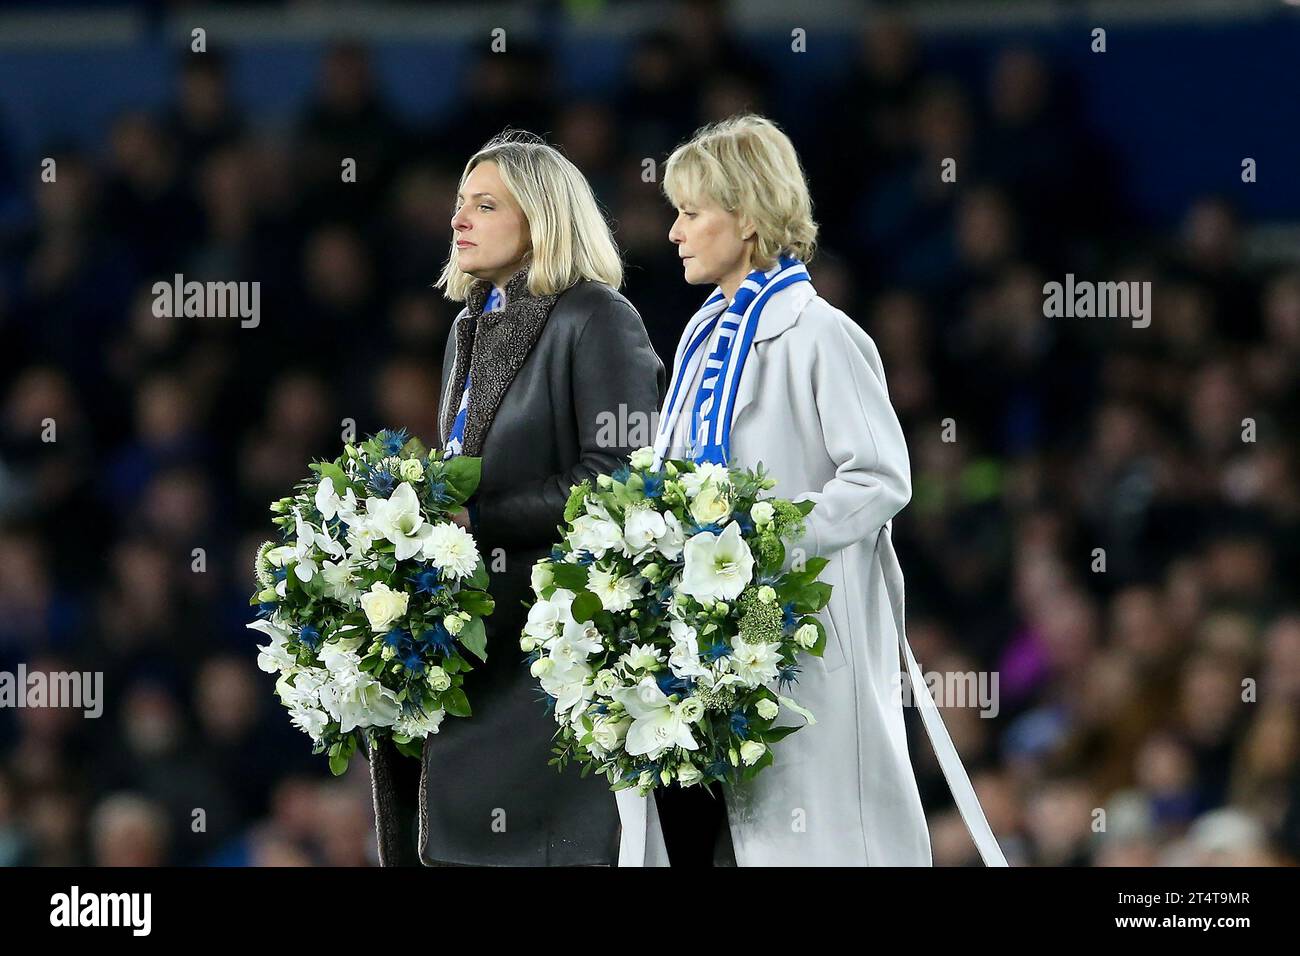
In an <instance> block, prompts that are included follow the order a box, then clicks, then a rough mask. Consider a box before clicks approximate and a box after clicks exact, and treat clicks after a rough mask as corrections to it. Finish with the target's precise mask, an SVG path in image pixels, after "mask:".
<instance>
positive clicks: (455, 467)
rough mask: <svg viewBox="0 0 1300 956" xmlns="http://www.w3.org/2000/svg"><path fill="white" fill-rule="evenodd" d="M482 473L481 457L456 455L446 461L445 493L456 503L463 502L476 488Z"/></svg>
mask: <svg viewBox="0 0 1300 956" xmlns="http://www.w3.org/2000/svg"><path fill="white" fill-rule="evenodd" d="M482 474H483V459H481V458H470V457H467V456H465V455H457V456H456V457H455V458H452V459H450V460H449V461H447V462H446V469H445V472H444V479H445V481H446V482H447V493H448V494H449V495H451V497H452V498H453V499H454V500H455V501H456V503H457V504H464V503H465V502H466V501H468V500H469V499H470V498H471V497H472V496H473V494H474V492H475V491H477V490H478V483H479V479H480V478H481V477H482Z"/></svg>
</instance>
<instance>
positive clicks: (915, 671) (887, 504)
mask: <svg viewBox="0 0 1300 956" xmlns="http://www.w3.org/2000/svg"><path fill="white" fill-rule="evenodd" d="M683 350H684V349H683V347H680V346H679V349H678V355H677V361H678V363H680V362H681V360H682V351H683ZM675 375H676V370H674V376H675ZM673 380H675V378H674V379H673ZM671 391H672V389H671V386H670V388H669V393H670V394H671ZM683 404H684V405H685V407H686V408H688V409H689V408H690V407H691V403H690V402H689V401H687V402H685V403H683ZM666 414H667V408H666V407H665V409H664V415H666ZM673 431H674V423H673V422H669V421H667V420H666V419H665V420H661V422H660V433H659V444H658V445H657V446H656V450H657V451H658V453H659V455H660V456H661V457H678V456H679V455H680V450H679V449H677V448H676V447H675V446H673V447H670V440H671V433H672V432H673ZM759 462H762V463H763V465H764V466H765V468H766V469H767V470H768V472H769V473H770V474H771V476H772V477H773V478H775V479H776V482H777V483H776V487H775V488H774V489H773V491H772V494H774V495H776V496H779V497H782V498H790V499H793V500H796V501H798V500H805V499H806V500H811V501H813V502H815V504H816V507H814V509H813V510H812V513H811V514H810V515H809V517H808V519H807V533H806V536H805V538H804V539H803V540H802V541H799V542H795V543H793V545H790V546H788V547H787V550H788V552H790V554H791V556H793V554H794V553H795V548H802V549H803V551H804V553H805V555H806V556H807V557H814V556H822V557H826V558H829V559H830V563H829V564H828V565H827V567H826V569H825V570H824V571H823V573H822V575H821V580H823V581H825V582H827V583H829V584H830V585H832V587H833V589H834V591H833V594H832V597H831V600H830V603H829V604H828V605H827V607H826V609H825V610H824V611H823V612H822V613H821V615H820V620H821V621H822V623H823V624H824V625H825V628H826V635H827V639H826V649H825V654H824V656H823V658H821V659H817V658H813V657H806V658H805V659H804V666H803V669H802V673H801V674H800V677H799V681H798V683H797V684H795V685H794V687H793V689H792V690H790V691H789V695H790V696H791V697H792V698H793V699H795V700H796V701H798V702H799V703H800V704H802V705H803V706H804V707H806V708H808V709H809V710H811V711H812V712H813V714H814V716H815V718H816V721H817V722H816V723H815V724H814V725H811V726H808V727H804V728H803V729H801V730H799V731H798V732H797V733H794V734H791V735H790V736H789V737H787V738H785V740H783V741H781V742H780V743H779V744H777V745H776V754H775V756H776V760H775V762H774V763H773V765H772V766H770V767H768V768H767V769H765V770H763V771H762V772H760V773H759V774H758V775H757V776H756V777H755V779H754V780H753V781H751V782H749V783H746V784H743V785H740V786H738V787H735V788H728V790H727V794H726V796H727V810H728V818H729V819H728V823H729V826H730V831H731V839H732V844H733V846H734V848H735V853H736V862H737V864H738V865H739V866H804V865H812V866H929V865H931V864H932V859H931V854H930V838H929V831H928V829H927V827H926V821H925V814H924V812H923V810H922V807H921V799H920V795H919V793H918V790H917V785H916V777H915V774H914V772H913V770H912V765H911V762H910V760H909V758H908V750H907V737H906V733H905V730H904V723H903V709H902V701H903V694H902V693H901V692H900V682H901V681H906V682H908V685H909V686H910V690H911V700H912V701H913V702H914V703H915V704H916V706H918V707H920V708H921V716H922V720H923V723H924V726H925V728H926V731H927V733H928V736H929V737H930V741H931V744H932V745H933V746H934V749H935V753H936V755H937V756H938V758H939V762H940V765H941V767H942V769H943V772H944V775H945V777H946V779H947V781H948V784H949V786H950V788H951V789H952V791H953V795H954V798H955V800H956V803H957V806H958V809H959V810H960V812H961V814H962V817H963V819H964V820H965V822H966V825H967V828H968V829H969V830H970V833H971V836H972V838H973V839H974V840H975V843H976V846H977V847H978V848H979V851H980V854H981V856H982V857H983V859H984V862H985V863H986V864H989V865H997V866H1006V860H1005V858H1004V857H1003V855H1002V852H1001V850H1000V848H999V847H998V844H997V840H996V839H995V838H994V836H993V833H992V831H991V830H990V828H989V825H988V822H987V820H986V819H985V817H984V813H983V810H982V809H981V807H980V804H979V800H978V798H977V797H976V795H975V791H974V789H973V788H972V787H971V784H970V780H969V778H968V777H967V774H966V771H965V768H964V767H963V766H962V763H961V759H960V757H958V755H957V752H956V749H955V747H954V746H953V743H952V739H951V738H950V737H949V735H948V732H947V729H946V728H945V727H944V725H943V719H942V717H941V716H940V714H939V711H938V709H937V707H936V706H935V703H934V700H933V698H932V697H931V696H930V693H929V691H928V689H927V687H926V685H925V683H924V680H923V677H922V673H921V669H920V666H919V665H918V664H917V662H916V659H915V657H914V656H913V654H912V651H911V647H910V646H909V645H908V643H907V638H906V634H905V631H904V627H903V576H902V572H901V570H900V569H899V564H898V559H897V557H896V556H895V553H894V548H893V544H892V542H891V540H890V526H891V523H892V522H891V519H892V518H893V516H894V515H895V514H897V513H898V512H899V511H900V510H902V508H903V507H904V506H905V505H906V504H907V502H908V501H909V500H910V498H911V478H910V468H909V463H908V454H907V445H906V442H905V441H904V438H903V431H902V428H901V427H900V425H899V422H898V417H897V415H896V414H895V413H894V409H893V407H892V406H891V405H890V402H889V394H888V392H887V390H886V386H885V376H884V371H883V369H882V366H881V362H880V355H879V353H878V352H877V350H876V346H875V344H874V343H873V342H872V340H871V338H870V337H869V336H868V335H867V334H866V333H865V332H864V331H863V330H862V329H861V328H860V327H859V326H858V325H857V324H856V323H854V322H853V321H852V320H851V319H849V317H848V316H846V315H845V314H844V313H843V312H841V311H840V310H839V309H836V308H834V307H833V306H831V305H830V304H829V303H828V302H826V301H825V300H824V299H822V298H821V297H820V296H818V295H817V294H816V291H815V290H814V289H813V287H812V286H811V284H810V283H807V282H800V283H795V284H794V285H791V286H789V287H788V288H785V289H782V290H781V291H779V292H777V293H775V294H774V295H773V296H772V298H771V300H770V301H769V303H768V305H767V307H766V308H765V309H764V311H763V314H762V317H761V320H760V322H759V326H758V329H757V331H756V333H755V336H754V341H753V346H752V351H751V353H750V355H749V357H748V360H747V362H746V365H745V367H744V374H743V375H742V376H741V379H740V385H739V391H738V394H737V396H736V403H735V411H734V413H733V416H732V431H731V449H730V463H731V464H732V465H734V466H738V467H751V468H752V467H754V466H756V465H757V464H758V463H759ZM900 651H901V654H902V659H903V661H905V662H906V664H905V667H906V670H905V671H904V670H903V668H902V667H901V666H900ZM904 674H905V676H904ZM779 720H780V722H782V723H802V722H803V721H802V719H801V718H799V717H797V716H795V715H793V714H790V715H788V720H787V715H786V713H785V711H784V710H783V712H782V715H781V717H780V718H779ZM616 796H617V798H618V804H619V814H620V818H621V821H622V836H621V844H620V852H619V865H620V866H664V865H667V851H666V849H665V847H664V844H663V838H662V835H661V832H660V829H659V823H658V815H657V813H656V812H655V807H654V801H653V798H643V797H640V796H638V795H637V794H636V792H635V790H624V791H620V792H618V794H617V795H616Z"/></svg>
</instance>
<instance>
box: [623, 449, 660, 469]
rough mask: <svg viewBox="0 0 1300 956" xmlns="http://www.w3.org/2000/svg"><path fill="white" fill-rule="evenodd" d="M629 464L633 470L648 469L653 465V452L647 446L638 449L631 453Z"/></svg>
mask: <svg viewBox="0 0 1300 956" xmlns="http://www.w3.org/2000/svg"><path fill="white" fill-rule="evenodd" d="M629 463H630V464H631V465H632V467H633V468H649V467H650V466H651V465H653V464H654V463H655V450H654V449H653V448H651V447H650V446H648V445H647V446H646V447H645V448H638V449H637V450H636V451H634V452H632V457H631V459H629Z"/></svg>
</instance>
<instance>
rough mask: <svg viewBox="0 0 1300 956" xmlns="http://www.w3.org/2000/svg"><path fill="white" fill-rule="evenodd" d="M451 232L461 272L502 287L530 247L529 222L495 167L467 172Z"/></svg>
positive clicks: (487, 165)
mask: <svg viewBox="0 0 1300 956" xmlns="http://www.w3.org/2000/svg"><path fill="white" fill-rule="evenodd" d="M451 228H452V234H453V235H454V236H455V239H456V250H457V257H458V258H457V261H458V263H459V265H460V269H461V271H462V272H468V273H469V274H470V275H472V276H473V277H474V278H476V279H487V280H488V281H489V282H491V283H492V284H494V285H498V286H503V285H505V283H506V280H507V279H509V278H510V277H511V276H512V275H514V274H515V273H516V272H518V271H519V269H520V268H521V267H522V266H523V261H524V257H525V256H526V255H527V253H528V250H529V247H530V239H529V233H528V220H527V219H526V218H525V217H524V211H523V210H522V209H520V208H519V204H518V203H517V202H515V197H514V196H512V195H510V192H509V191H508V190H507V189H506V187H505V183H503V182H502V181H501V173H500V172H499V171H498V170H497V164H496V163H493V162H490V161H489V162H482V163H479V164H478V165H477V166H475V167H474V168H473V169H472V170H471V171H470V174H469V176H468V177H467V178H466V179H465V185H464V187H463V188H462V189H461V191H460V193H458V194H457V196H456V213H455V215H453V216H452V217H451Z"/></svg>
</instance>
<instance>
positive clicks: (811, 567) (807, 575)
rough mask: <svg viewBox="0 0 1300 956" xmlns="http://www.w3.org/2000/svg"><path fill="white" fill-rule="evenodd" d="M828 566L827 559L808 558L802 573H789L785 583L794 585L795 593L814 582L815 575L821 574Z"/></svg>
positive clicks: (828, 561)
mask: <svg viewBox="0 0 1300 956" xmlns="http://www.w3.org/2000/svg"><path fill="white" fill-rule="evenodd" d="M828 564H830V559H829V558H809V559H808V560H806V561H805V562H804V566H803V570H802V571H791V572H790V573H789V574H787V575H786V577H785V581H786V583H787V584H790V585H794V589H795V590H796V591H797V590H800V589H802V588H804V587H805V586H807V585H809V584H812V583H813V582H814V581H816V580H817V575H819V574H821V573H822V571H823V570H825V568H826V565H828Z"/></svg>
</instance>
